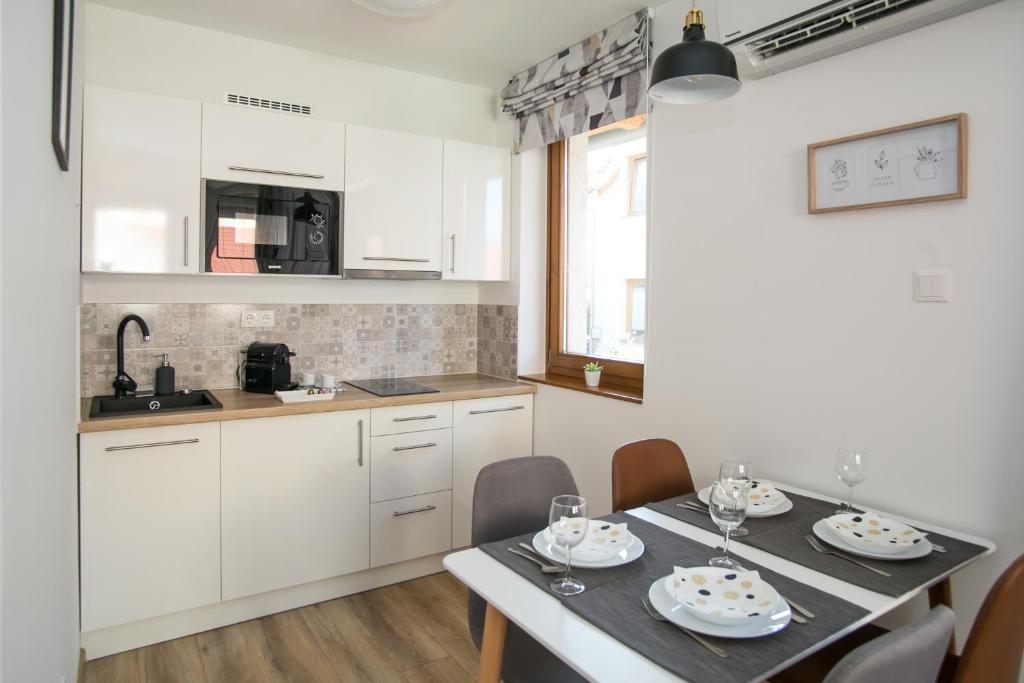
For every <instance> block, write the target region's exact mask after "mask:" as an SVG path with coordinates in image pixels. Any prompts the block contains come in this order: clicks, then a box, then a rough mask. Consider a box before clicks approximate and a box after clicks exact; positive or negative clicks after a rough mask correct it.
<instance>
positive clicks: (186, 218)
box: [184, 216, 188, 267]
mask: <svg viewBox="0 0 1024 683" xmlns="http://www.w3.org/2000/svg"><path fill="white" fill-rule="evenodd" d="M184 222H185V266H186V267H187V266H188V216H185V221H184Z"/></svg>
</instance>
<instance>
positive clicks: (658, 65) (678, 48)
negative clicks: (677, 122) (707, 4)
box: [647, 7, 741, 104]
mask: <svg viewBox="0 0 1024 683" xmlns="http://www.w3.org/2000/svg"><path fill="white" fill-rule="evenodd" d="M740 87H741V83H740V77H739V74H737V73H736V57H734V56H733V54H732V52H731V51H730V50H729V48H727V47H725V46H724V45H721V44H720V43H715V42H713V41H710V40H705V39H704V13H703V12H701V11H700V10H699V9H697V8H696V7H694V8H692V9H691V10H690V11H689V13H688V14H687V15H686V28H685V29H684V30H683V42H681V43H679V44H678V45H673V46H672V47H670V48H668V49H667V50H665V51H664V52H662V53H661V54H660V55H658V59H656V60H655V62H654V68H652V69H651V86H650V88H648V90H647V92H648V93H649V94H650V96H651V98H652V99H654V100H656V101H658V102H667V103H669V104H701V103H703V102H714V101H716V100H724V99H725V98H726V97H731V96H732V95H735V94H736V93H737V92H739V90H740Z"/></svg>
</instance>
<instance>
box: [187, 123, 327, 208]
mask: <svg viewBox="0 0 1024 683" xmlns="http://www.w3.org/2000/svg"><path fill="white" fill-rule="evenodd" d="M202 176H203V177H204V178H215V179H217V180H237V181H239V182H243V183H257V184H262V185H282V186H285V187H304V188H309V189H317V190H342V189H343V188H344V187H345V125H344V124H341V123H334V122H331V121H323V120H319V119H312V118H305V117H303V116H299V115H295V114H282V113H279V112H269V111H259V110H250V109H244V108H242V107H237V106H230V105H224V104H204V105H203V172H202Z"/></svg>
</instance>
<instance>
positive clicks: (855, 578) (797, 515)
mask: <svg viewBox="0 0 1024 683" xmlns="http://www.w3.org/2000/svg"><path fill="white" fill-rule="evenodd" d="M779 488H780V489H781V490H783V491H785V493H786V497H787V498H789V499H790V500H792V501H793V509H792V510H790V511H789V512H787V513H784V514H781V515H776V516H775V517H748V518H747V519H746V520H745V521H744V522H743V526H745V527H747V529H748V530H749V532H750V533H749V534H748V535H746V536H744V537H742V538H737V539H735V540H736V541H737V542H739V543H744V544H746V545H749V546H753V547H755V548H758V549H760V550H764V551H766V552H769V553H771V554H772V555H777V556H779V557H782V558H784V559H787V560H790V561H791V562H796V563H797V564H801V565H803V566H805V567H808V568H810V569H813V570H815V571H818V572H821V573H823V574H828V575H829V576H834V577H835V578H837V579H840V580H842V581H846V582H847V583H852V584H854V585H855V586H860V587H861V588H867V589H868V590H872V591H875V592H877V593H883V594H885V595H891V596H893V597H896V596H899V595H903V594H904V593H906V592H907V591H911V590H914V589H915V588H918V587H919V586H923V585H927V584H929V583H931V582H933V581H934V580H935V579H937V578H938V577H940V576H942V575H943V574H946V573H947V572H949V571H951V570H953V569H955V568H956V567H959V566H960V565H962V564H963V563H965V562H967V561H968V560H970V559H972V558H974V557H976V556H978V555H981V554H982V553H984V552H985V548H983V547H981V546H979V545H975V544H974V543H968V542H966V541H960V540H957V539H955V538H950V537H949V536H943V535H942V534H936V533H933V532H928V538H929V539H930V540H931V541H933V542H936V543H938V544H939V545H942V546H944V547H945V548H946V552H945V553H938V552H933V553H931V554H930V555H928V556H927V557H922V558H919V559H916V560H873V559H869V558H863V557H857V558H856V559H857V560H859V561H862V562H866V563H867V564H870V565H872V566H874V567H878V568H879V569H882V570H883V571H887V572H889V573H890V574H892V576H891V577H886V576H881V575H879V574H875V573H874V572H872V571H868V570H867V569H864V568H863V567H858V566H857V565H855V564H853V563H852V562H849V561H847V560H844V559H842V558H839V557H835V556H833V555H824V554H822V553H819V552H817V551H815V550H814V549H813V548H812V547H811V546H810V544H809V543H808V542H807V539H806V538H805V537H806V536H807V535H808V534H810V533H811V527H812V526H814V523H815V522H816V521H818V520H819V519H824V518H826V517H829V516H831V515H832V514H833V513H834V512H835V508H836V503H834V502H830V501H824V500H818V499H817V498H809V497H807V496H801V495H799V494H796V493H792V492H790V491H786V490H785V487H779ZM696 498H697V494H696V493H691V494H688V495H685V496H679V497H677V498H669V499H668V500H663V501H659V502H657V503H648V504H647V506H646V507H648V508H650V509H651V510H654V511H655V512H660V513H661V514H663V515H668V516H669V517H672V518H674V519H678V520H679V521H681V522H686V523H687V524H692V525H694V526H697V527H700V528H702V529H707V530H708V531H711V532H714V533H720V532H719V530H718V527H717V526H715V523H714V522H712V521H711V517H710V516H709V515H708V513H706V512H693V511H690V510H689V509H687V508H682V507H679V506H678V505H677V503H681V502H683V501H684V500H695V499H696Z"/></svg>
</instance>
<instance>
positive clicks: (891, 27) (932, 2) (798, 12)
mask: <svg viewBox="0 0 1024 683" xmlns="http://www.w3.org/2000/svg"><path fill="white" fill-rule="evenodd" d="M995 1H996V0H832V2H825V3H822V2H821V0H758V2H756V3H751V2H748V1H747V0H718V23H719V29H720V34H721V36H722V40H723V43H724V44H725V45H726V46H727V47H728V48H729V49H731V50H732V51H733V53H734V54H735V55H736V63H737V66H738V67H739V70H740V74H741V75H742V76H745V77H748V78H763V77H765V76H770V75H771V74H775V73H779V72H780V71H785V70H787V69H792V68H794V67H797V66H802V65H803V64H807V63H810V62H813V61H816V60H819V59H824V58H825V57H830V56H832V55H835V54H839V53H840V52H846V51H847V50H852V49H854V48H857V47H860V46H862V45H867V44H868V43H873V42H876V41H879V40H882V39H884V38H889V37H891V36H894V35H897V34H900V33H905V32H907V31H911V30H913V29H916V28H920V27H921V26H925V25H927V24H932V23H934V22H937V21H941V20H943V19H948V18H950V17H953V16H956V15H958V14H962V13H964V12H968V11H970V10H973V9H977V8H978V7H981V6H983V5H988V4H991V3H993V2H995Z"/></svg>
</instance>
